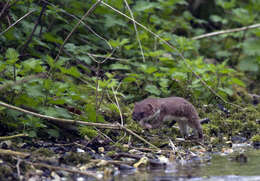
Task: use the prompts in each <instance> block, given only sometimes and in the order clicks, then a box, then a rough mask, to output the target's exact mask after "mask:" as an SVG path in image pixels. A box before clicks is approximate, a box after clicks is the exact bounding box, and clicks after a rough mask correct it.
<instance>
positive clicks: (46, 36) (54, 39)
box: [43, 33, 63, 45]
mask: <svg viewBox="0 0 260 181" xmlns="http://www.w3.org/2000/svg"><path fill="white" fill-rule="evenodd" d="M43 37H44V39H45V40H46V41H49V42H52V43H58V44H60V45H61V44H63V40H62V39H61V38H60V36H54V35H52V34H51V33H45V34H44V35H43Z"/></svg>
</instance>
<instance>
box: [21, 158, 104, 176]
mask: <svg viewBox="0 0 260 181" xmlns="http://www.w3.org/2000/svg"><path fill="white" fill-rule="evenodd" d="M22 161H23V162H24V163H26V164H30V165H33V166H37V167H44V168H48V169H51V170H63V171H66V172H69V173H75V174H80V175H86V176H91V177H94V178H96V179H101V178H102V175H100V176H99V175H97V174H95V173H92V172H88V171H79V170H72V169H69V168H63V167H57V166H52V165H48V164H44V163H33V162H29V161H25V160H22Z"/></svg>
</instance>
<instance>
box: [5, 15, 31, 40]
mask: <svg viewBox="0 0 260 181" xmlns="http://www.w3.org/2000/svg"><path fill="white" fill-rule="evenodd" d="M35 11H36V10H31V11H29V12H28V13H26V14H25V15H23V16H22V17H21V18H19V19H18V20H17V21H16V22H14V23H13V24H11V25H10V26H9V27H8V28H6V29H5V30H4V31H2V32H1V33H0V36H1V35H3V34H4V33H6V32H7V31H8V30H10V29H11V28H12V27H13V26H15V25H16V24H17V23H19V22H20V21H22V20H23V19H24V18H26V17H27V16H29V15H30V14H32V13H33V12H35Z"/></svg>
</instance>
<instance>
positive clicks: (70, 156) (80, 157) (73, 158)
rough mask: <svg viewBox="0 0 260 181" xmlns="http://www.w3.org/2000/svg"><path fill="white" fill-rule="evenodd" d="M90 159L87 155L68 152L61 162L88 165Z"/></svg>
mask: <svg viewBox="0 0 260 181" xmlns="http://www.w3.org/2000/svg"><path fill="white" fill-rule="evenodd" d="M90 159H91V156H90V155H88V154H87V153H74V152H68V153H66V155H65V156H64V157H63V160H62V162H63V163H65V164H73V165H77V164H82V163H88V162H89V160H90Z"/></svg>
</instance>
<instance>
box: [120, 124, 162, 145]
mask: <svg viewBox="0 0 260 181" xmlns="http://www.w3.org/2000/svg"><path fill="white" fill-rule="evenodd" d="M116 125H117V126H119V127H120V128H121V129H123V130H125V131H126V132H128V133H130V134H131V135H133V136H135V137H137V138H138V139H140V140H142V141H143V142H145V143H147V144H148V145H150V146H151V147H153V148H155V149H157V150H160V149H159V148H158V147H157V146H155V145H153V144H151V143H150V142H148V141H146V140H145V139H144V138H142V137H141V136H139V135H138V134H136V133H134V132H133V131H132V130H130V129H128V128H126V127H124V126H122V125H120V124H119V123H117V124H116Z"/></svg>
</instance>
